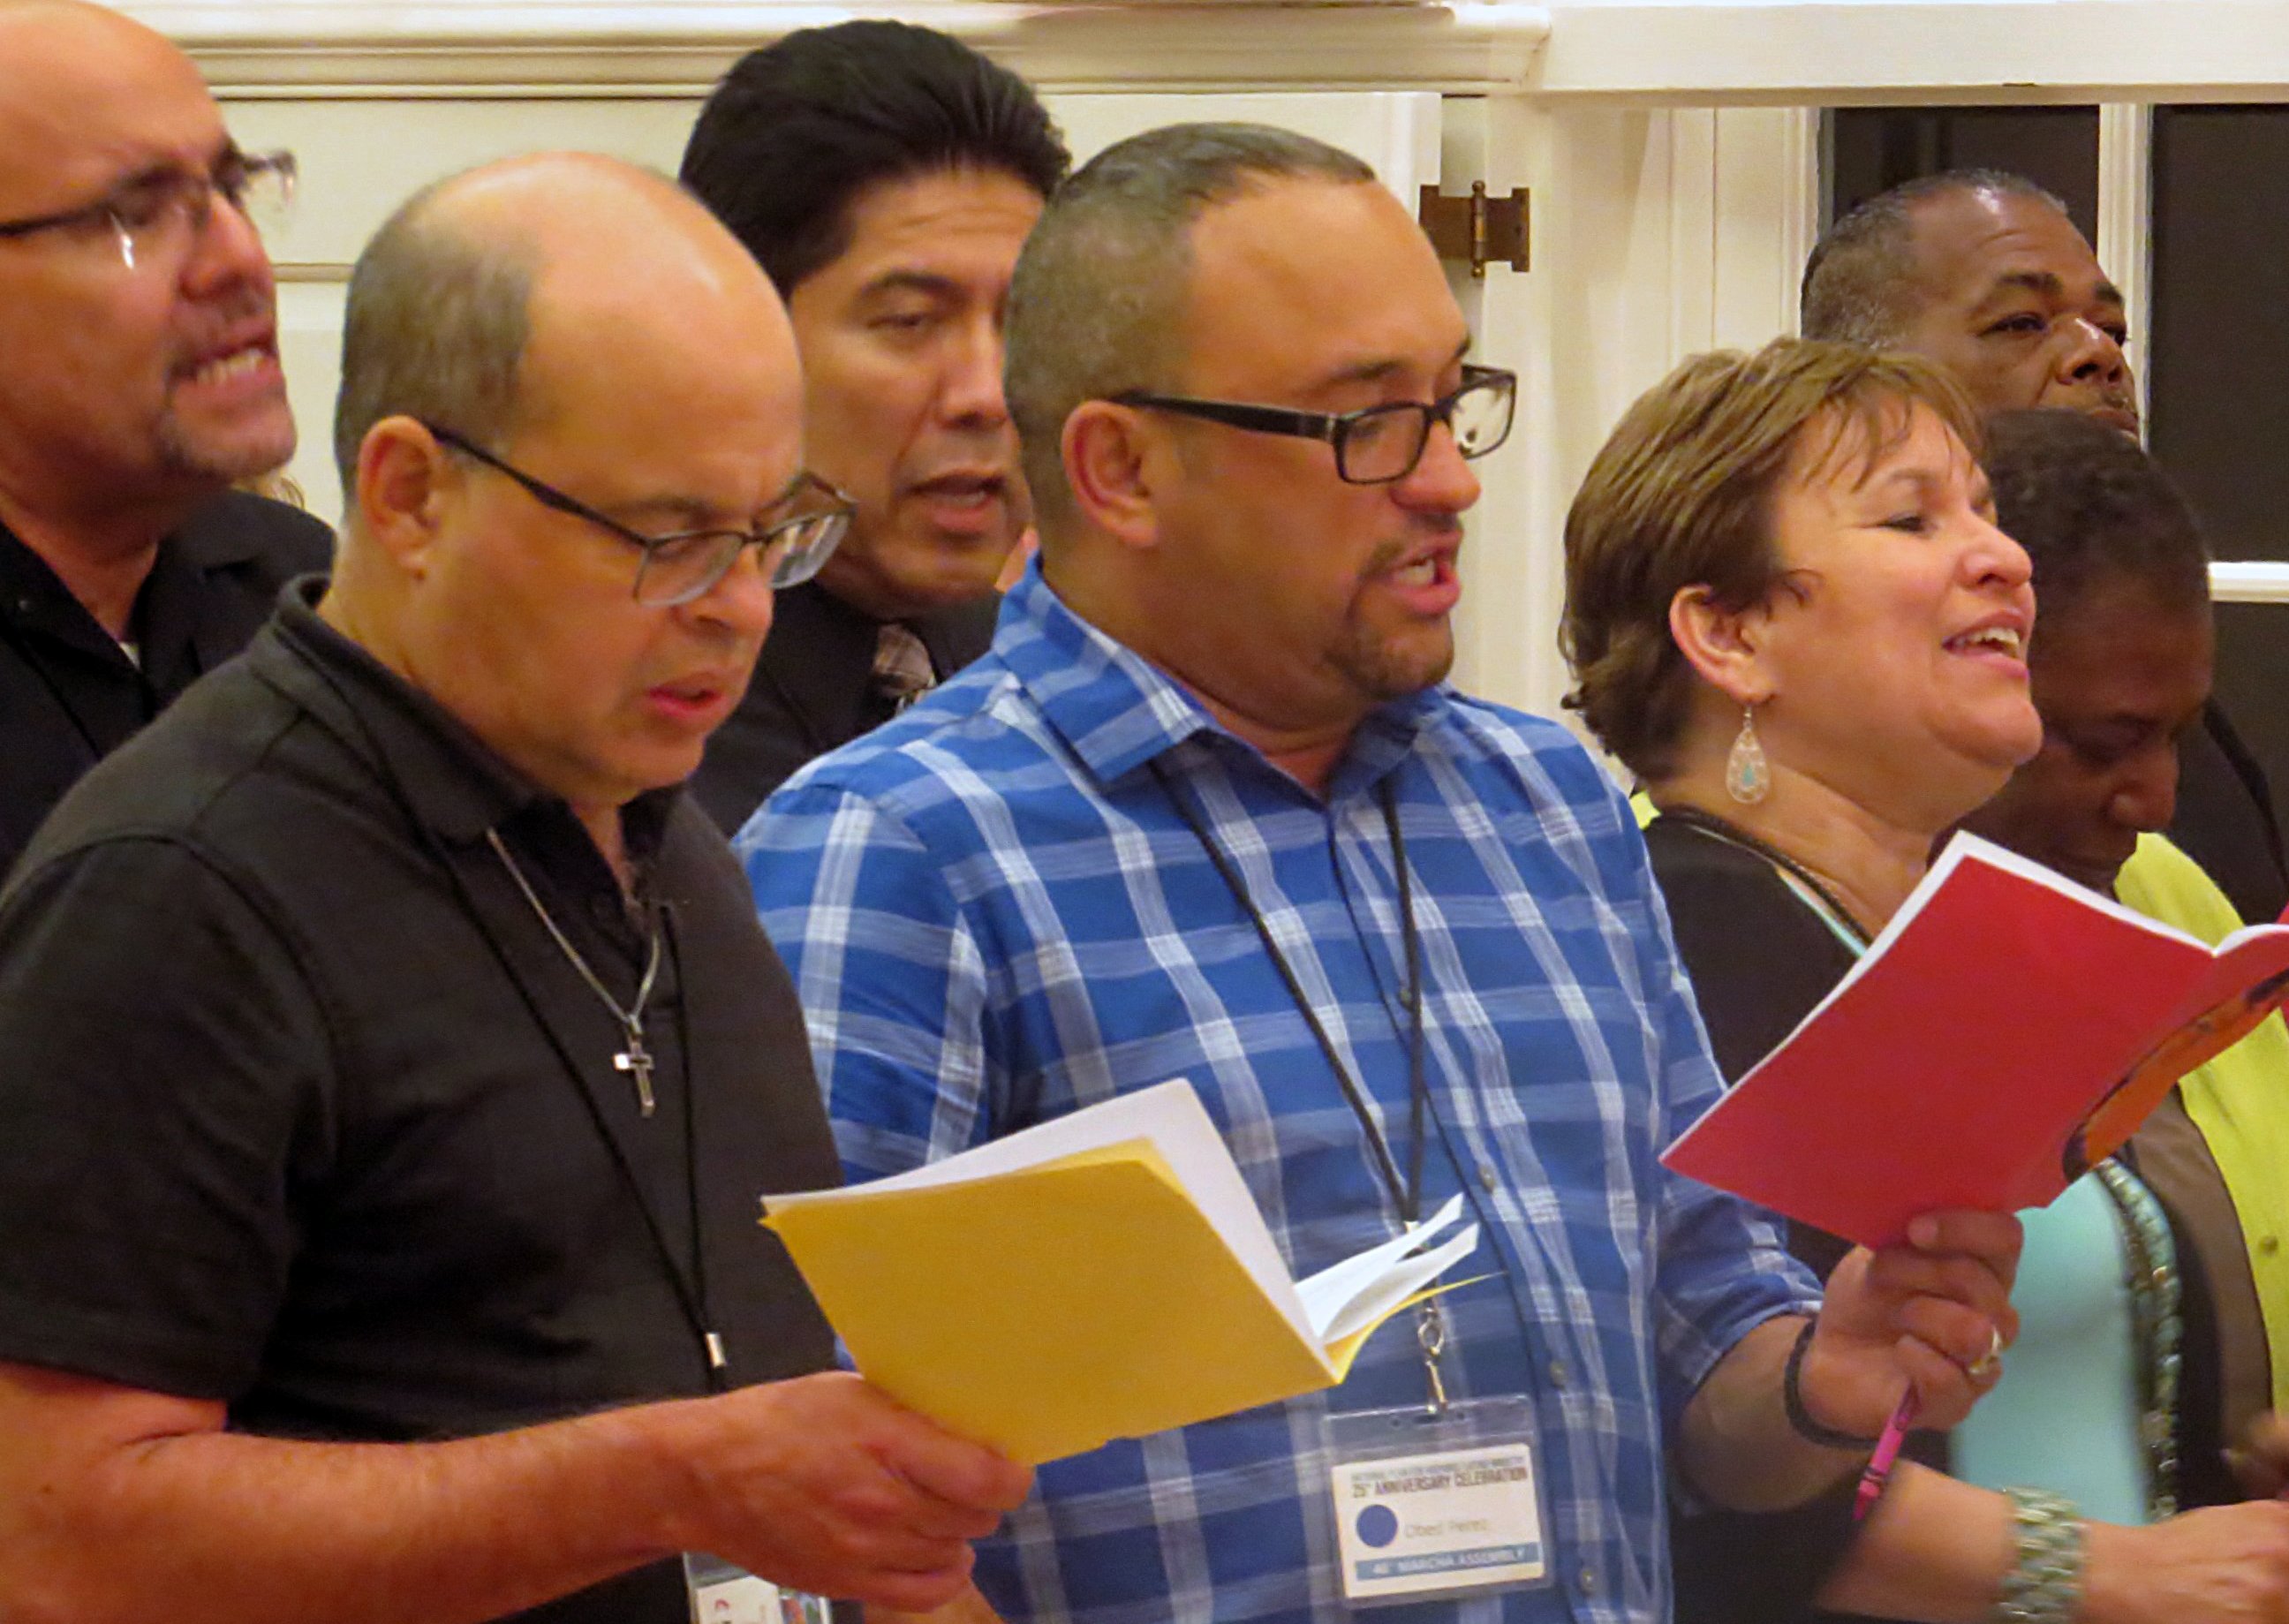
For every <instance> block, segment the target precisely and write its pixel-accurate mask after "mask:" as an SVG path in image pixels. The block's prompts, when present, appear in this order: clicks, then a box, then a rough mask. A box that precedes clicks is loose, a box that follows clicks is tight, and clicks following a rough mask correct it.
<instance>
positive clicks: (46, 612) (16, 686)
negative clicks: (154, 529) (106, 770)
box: [0, 491, 333, 874]
mask: <svg viewBox="0 0 2289 1624" xmlns="http://www.w3.org/2000/svg"><path fill="white" fill-rule="evenodd" d="M332 548H333V534H332V532H331V531H330V530H328V529H326V527H325V526H324V525H323V524H322V523H320V522H319V521H317V520H315V519H314V518H312V517H311V516H310V515H309V514H307V513H303V512H301V511H300V510H299V509H297V508H292V507H289V506H285V505H284V504H283V503H280V502H270V501H266V500H264V499H263V498H260V497H253V496H245V495H242V494H239V493H237V492H235V491H234V492H231V493H228V494H227V495H224V496H221V497H218V498H216V499H215V500H214V501H212V502H210V503H208V504H207V505H206V506H203V507H202V508H200V509H199V511H198V512H197V513H195V514H193V515H192V516H191V519H190V521H188V522H187V523H186V524H185V525H184V526H183V528H182V529H179V530H178V531H177V532H176V533H175V534H174V535H172V536H170V537H167V539H166V540H164V541H163V542H161V543H160V544H159V554H158V557H157V559H156V561H154V562H153V564H152V566H151V573H150V576H149V577H148V578H147V579H146V580H145V581H144V583H143V589H142V591H141V592H140V593H138V594H137V597H136V601H135V614H134V619H133V622H132V625H131V627H130V633H131V635H132V638H133V640H134V641H135V644H136V648H137V653H138V656H139V658H140V664H139V663H138V660H133V659H130V658H129V657H127V655H126V653H125V652H124V650H123V649H121V648H120V646H119V645H118V644H117V643H116V642H114V641H112V639H111V636H110V634H109V633H107V632H106V631H105V630H104V629H103V628H102V627H101V626H100V625H97V624H96V621H95V617H93V616H92V615H90V614H89V613H88V612H87V610H86V609H84V608H82V607H81V605H80V602H79V600H78V599H76V598H75V597H73V596H72V595H71V593H70V591H69V590H68V588H67V587H66V586H65V585H64V584H63V583H62V582H61V581H60V580H58V579H57V578H56V574H55V572H54V571H53V570H52V569H49V568H48V566H47V564H46V563H45V561H43V560H42V559H41V557H40V556H39V554H38V553H35V552H33V551H32V550H31V548H29V547H28V546H26V545H24V544H23V542H21V541H20V540H19V539H18V538H17V537H15V536H14V535H12V533H10V531H9V530H8V529H7V527H6V526H5V525H0V874H4V873H5V872H7V869H8V864H9V863H10V862H11V861H12V859H13V858H14V857H15V856H16V854H17V853H18V852H19V851H20V850H22V849H23V847H24V843H25V842H26V841H28V840H30V839H31V838H32V831H33V830H35V829H36V828H38V827H39V826H40V820H41V819H42V818H44V817H45V816H47V815H48V810H49V808H52V807H53V806H54V805H55V804H56V802H57V801H58V800H61V799H62V798H63V792H65V791H66V790H68V789H69V788H70V787H71V786H72V784H73V783H74V782H75V781H76V780H77V779H78V777H79V776H80V775H81V774H82V773H84V772H85V771H87V769H88V768H91V767H92V766H94V765H95V764H96V762H97V761H98V760H100V759H102V758H103V757H104V756H106V755H108V754H109V753H110V752H112V751H114V750H116V749H117V748H118V747H119V746H120V745H121V744H124V743H126V742H127V739H128V737H129V736H131V735H132V734H133V733H134V732H135V731H136V729H138V728H140V727H142V726H143V724H144V723H146V722H148V721H149V720H151V719H152V718H153V717H154V716H156V715H157V714H158V713H159V712H160V711H161V710H162V709H163V708H164V706H166V705H168V704H170V703H171V702H172V701H173V699H174V698H175V697H176V696H177V695H178V694H179V693H181V692H182V691H183V690H184V689H186V688H188V687H189V686H190V685H191V683H192V681H194V680H195V679H196V678H197V677H199V676H200V675H201V674H203V673H206V672H209V671H211V670H213V669H214V668H215V667H216V666H218V665H221V664H222V663H223V662H224V661H225V660H227V659H228V658H229V657H231V656H232V655H234V654H236V653H237V652H238V651H239V650H240V649H243V648H244V647H245V646H246V640H247V639H248V638H250V637H251V636H253V635H254V633H255V631H256V629H257V628H258V627H259V626H260V625H262V623H263V622H264V621H265V620H267V619H268V618H269V617H270V610H271V606H272V605H273V604H274V603H275V602H276V601H277V598H278V589H279V588H280V587H281V586H283V585H285V583H286V582H288V581H290V580H291V579H292V578H293V577H296V576H298V575H306V574H308V573H310V572H312V571H314V570H320V569H324V568H325V567H326V561H327V559H328V558H329V556H330V555H331V552H332Z"/></svg>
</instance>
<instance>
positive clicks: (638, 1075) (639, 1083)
mask: <svg viewBox="0 0 2289 1624" xmlns="http://www.w3.org/2000/svg"><path fill="white" fill-rule="evenodd" d="M612 1070H614V1071H626V1072H628V1073H630V1074H632V1075H633V1076H634V1078H635V1079H636V1109H637V1110H638V1111H640V1112H642V1114H643V1115H644V1116H647V1117H649V1116H650V1115H651V1112H652V1107H653V1106H654V1105H655V1104H657V1103H658V1102H657V1101H655V1100H654V1099H653V1098H652V1097H651V1055H650V1053H648V1052H647V1051H646V1050H645V1048H644V1046H643V1039H642V1038H641V1037H639V1036H637V1035H635V1034H634V1033H631V1034H630V1035H629V1038H628V1047H626V1048H625V1049H623V1050H621V1051H620V1053H618V1054H617V1055H613V1056H612Z"/></svg>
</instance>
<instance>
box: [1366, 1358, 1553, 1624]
mask: <svg viewBox="0 0 2289 1624" xmlns="http://www.w3.org/2000/svg"><path fill="white" fill-rule="evenodd" d="M1327 1439H1328V1479H1329V1483H1328V1486H1329V1490H1330V1493H1331V1496H1332V1500H1331V1504H1332V1506H1333V1509H1334V1513H1335V1521H1336V1548H1337V1554H1338V1556H1339V1557H1340V1559H1341V1563H1342V1572H1343V1587H1344V1597H1345V1599H1346V1600H1347V1601H1348V1602H1349V1603H1350V1604H1351V1605H1352V1607H1354V1608H1366V1607H1378V1606H1391V1605H1395V1604H1400V1603H1406V1602H1420V1601H1430V1600H1434V1599H1437V1598H1440V1597H1448V1596H1483V1595H1487V1594H1489V1593H1491V1592H1494V1591H1498V1590H1512V1589H1524V1588H1532V1587H1535V1586H1541V1585H1547V1584H1550V1583H1551V1582H1553V1564H1552V1563H1551V1551H1550V1543H1549V1539H1548V1536H1547V1533H1546V1532H1545V1531H1546V1530H1547V1529H1548V1528H1549V1526H1550V1522H1549V1517H1548V1515H1547V1507H1546V1505H1545V1502H1544V1497H1543V1487H1542V1477H1541V1473H1540V1471H1539V1469H1538V1462H1539V1455H1538V1453H1537V1450H1536V1447H1535V1445H1536V1440H1537V1429H1536V1428H1535V1419H1534V1405H1533V1403H1532V1401H1531V1400H1529V1399H1527V1398H1526V1397H1521V1396H1519V1395H1516V1394H1509V1395H1503V1396H1498V1397H1488V1398H1474V1399H1461V1400H1456V1401H1454V1402H1451V1403H1445V1404H1442V1405H1439V1406H1438V1407H1436V1408H1433V1407H1431V1406H1426V1405H1411V1406H1409V1407H1408V1408H1406V1409H1403V1410H1366V1411H1359V1412H1355V1413H1351V1414H1347V1415H1346V1414H1331V1415H1329V1416H1328V1421H1327Z"/></svg>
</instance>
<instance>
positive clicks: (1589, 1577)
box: [1574, 1568, 1598, 1596]
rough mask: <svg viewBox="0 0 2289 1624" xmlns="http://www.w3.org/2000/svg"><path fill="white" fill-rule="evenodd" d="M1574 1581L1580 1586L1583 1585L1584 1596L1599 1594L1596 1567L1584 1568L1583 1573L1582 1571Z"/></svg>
mask: <svg viewBox="0 0 2289 1624" xmlns="http://www.w3.org/2000/svg"><path fill="white" fill-rule="evenodd" d="M1574 1582H1575V1584H1576V1585H1578V1586H1580V1587H1581V1590H1582V1594H1583V1595H1584V1596H1595V1595H1597V1594H1598V1570H1597V1569H1595V1568H1583V1570H1582V1572H1581V1573H1580V1574H1579V1575H1578V1576H1577V1577H1576V1578H1575V1580H1574Z"/></svg>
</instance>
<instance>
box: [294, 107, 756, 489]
mask: <svg viewBox="0 0 2289 1624" xmlns="http://www.w3.org/2000/svg"><path fill="white" fill-rule="evenodd" d="M607 220H610V221H616V222H618V225H617V226H616V227H613V233H614V235H610V236H609V237H607V236H605V235H603V231H604V228H603V227H602V225H601V224H600V222H602V221H607ZM599 241H609V242H610V243H611V249H610V252H609V253H599V252H598V251H597V243H599ZM750 273H753V274H750ZM662 277H665V278H667V279H668V280H667V281H666V282H662V281H660V280H658V279H659V278H662ZM543 282H546V283H547V288H548V293H549V296H550V299H551V302H553V303H556V304H562V305H565V306H568V308H567V310H566V312H565V318H566V319H573V317H572V309H573V308H575V307H577V309H578V313H579V314H578V318H577V319H578V320H581V321H586V322H594V323H598V325H596V326H594V327H593V328H592V329H591V332H592V333H594V334H605V333H612V332H615V331H618V330H620V324H622V323H625V322H631V321H634V322H639V323H643V324H650V323H654V322H657V319H658V312H659V311H661V310H663V309H666V310H673V309H674V307H675V306H674V298H673V296H672V295H671V294H670V293H669V292H668V291H667V290H668V288H670V287H672V286H674V285H675V284H676V283H679V282H688V283H696V284H697V285H698V287H699V288H701V289H702V290H705V291H715V292H738V293H739V294H741V295H742V296H743V297H744V299H745V300H746V303H747V304H749V305H750V306H754V308H755V309H756V310H757V311H761V310H762V308H763V306H761V305H760V304H758V303H757V298H756V296H757V294H758V293H759V291H762V289H761V284H762V276H761V275H760V273H757V272H755V271H754V265H753V262H752V260H751V259H750V258H749V257H748V256H747V255H746V251H745V250H743V249H741V248H740V247H739V245H738V242H737V241H736V240H735V239H734V238H732V237H731V236H730V234H729V233H728V232H726V231H725V230H724V229H723V228H722V227H721V226H720V225H718V224H717V222H716V221H715V219H714V216H713V215H712V214H711V213H709V211H707V209H706V206H705V205H704V204H702V203H699V202H698V200H697V199H696V198H694V197H692V196H691V195H690V193H688V192H686V191H685V190H683V188H682V187H679V186H678V185H676V183H675V182H674V181H673V180H670V179H667V178H666V177H665V176H663V175H660V174H658V173H657V172H655V171H650V170H646V169H642V168H640V167H638V166H636V165H634V164H630V163H622V162H621V161H619V160H618V159H614V158H606V157H600V156H596V155H590V154H586V153H543V154H538V155H532V156H529V157H520V158H511V159H506V160H504V161H502V162H500V163H491V164H487V165H485V166H484V167H483V168H481V169H475V170H472V171H468V172H467V173H465V174H461V175H457V176H454V177H452V178H451V179H446V180H442V181H439V182H436V183H435V184H434V185H432V186H429V187H425V188H423V189H422V190H421V191H419V192H417V193H415V194H414V195H413V196H412V197H411V198H410V199H408V200H407V201H406V203H403V205H402V206H401V207H400V208H399V209H398V210H397V211H396V212H395V214H393V215H392V216H391V217H390V218H389V219H388V221H387V223H385V224H384V225H383V227H381V229H380V230H379V232H378V233H376V234H375V235H374V238H373V241H372V242H371V243H369V244H368V245H367V248H366V251H365V252H364V253H363V254H362V255H361V256H360V257H359V259H358V265H357V269H356V271H355V274H354V275H353V276H352V278H351V283H350V294H349V307H348V313H347V318H346V321H345V324H344V337H343V346H342V381H341V394H340V396H339V402H338V407H337V410H336V413H335V424H334V455H335V460H336V462H337V464H338V466H339V467H340V470H341V473H342V479H343V486H344V490H345V492H346V493H347V492H350V491H352V490H354V488H355V480H356V468H357V455H358V447H359V444H360V442H362V441H363V439H364V437H365V434H366V432H367V431H368V430H369V429H371V427H372V426H374V424H376V423H377V422H379V421H380V420H381V419H383V418H387V417H390V416H393V415H402V416H407V417H415V418H425V419H427V420H430V421H434V422H442V423H449V424H451V425H452V426H453V427H454V428H455V429H456V430H457V431H458V432H459V433H461V434H467V435H469V436H470V437H472V438H474V439H478V440H481V441H490V440H498V439H500V438H503V437H505V436H506V435H507V434H509V433H510V432H511V431H512V430H513V429H514V427H515V426H517V425H518V424H519V423H520V422H522V421H523V420H525V419H527V418H530V416H531V415H532V414H533V412H534V410H536V409H537V407H538V402H535V401H533V400H531V399H529V398H527V397H526V396H525V395H524V394H523V391H522V382H523V378H522V372H523V362H524V359H525V352H526V346H527V345H528V343H529V342H530V338H531V335H532V325H533V317H534V312H533V302H534V299H535V295H536V292H537V291H538V288H539V285H540V284H541V283H543ZM769 309H770V311H773V312H776V311H777V310H778V300H777V299H776V298H773V299H771V300H770V305H769ZM758 319H760V320H763V321H764V322H765V323H766V325H768V317H767V316H759V317H758ZM784 319H785V318H784V315H783V314H781V315H780V316H779V320H780V322H782V323H783V322H784Z"/></svg>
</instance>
